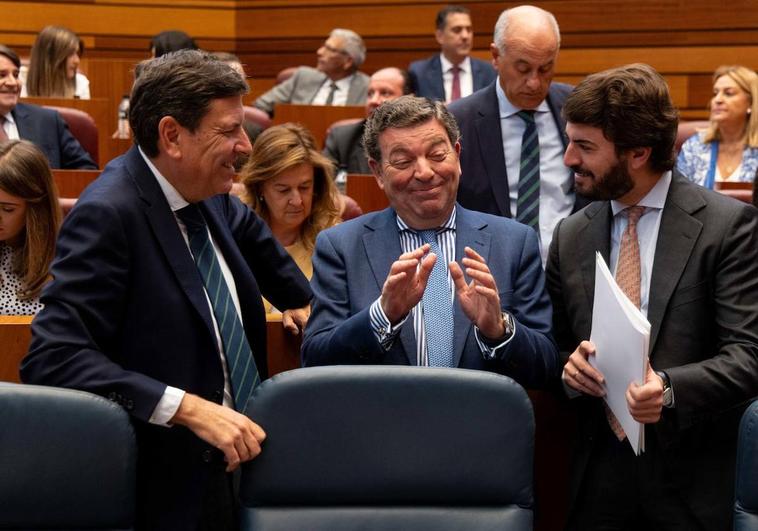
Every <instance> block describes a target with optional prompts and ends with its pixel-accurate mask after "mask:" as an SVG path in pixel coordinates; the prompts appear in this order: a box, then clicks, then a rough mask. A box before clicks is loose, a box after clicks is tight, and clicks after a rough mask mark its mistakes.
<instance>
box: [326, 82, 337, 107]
mask: <svg viewBox="0 0 758 531" xmlns="http://www.w3.org/2000/svg"><path fill="white" fill-rule="evenodd" d="M335 92H337V83H335V82H334V81H332V85H331V87H330V89H329V95H328V96H327V97H326V103H325V104H324V105H331V104H332V103H334V93H335Z"/></svg>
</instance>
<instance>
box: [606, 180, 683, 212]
mask: <svg viewBox="0 0 758 531" xmlns="http://www.w3.org/2000/svg"><path fill="white" fill-rule="evenodd" d="M671 176H672V173H671V171H667V172H666V173H664V174H663V175H661V178H660V179H658V182H657V183H655V186H653V187H652V188H651V189H650V191H649V192H648V193H647V195H645V197H643V198H642V199H640V200H639V202H638V203H637V205H639V206H643V207H645V208H646V209H650V208H656V209H659V210H660V209H662V208H663V205H664V204H665V203H666V196H667V195H668V193H669V186H671ZM629 206H630V205H625V204H624V203H621V202H619V201H616V200H615V199H613V200H611V210H612V212H613V215H614V217H615V216H616V214H618V213H619V212H621V211H622V210H624V209H626V208H628V207H629Z"/></svg>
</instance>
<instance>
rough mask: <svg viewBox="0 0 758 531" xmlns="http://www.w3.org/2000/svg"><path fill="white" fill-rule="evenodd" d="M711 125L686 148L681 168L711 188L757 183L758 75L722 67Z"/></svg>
mask: <svg viewBox="0 0 758 531" xmlns="http://www.w3.org/2000/svg"><path fill="white" fill-rule="evenodd" d="M710 120H711V124H710V126H709V127H708V128H707V129H706V130H705V131H702V132H699V133H696V134H695V135H693V136H691V137H690V138H689V139H687V141H686V142H685V143H684V145H683V146H682V150H681V151H680V152H679V158H678V159H677V169H678V170H679V171H680V172H682V173H683V174H684V175H685V176H686V177H687V178H688V179H690V180H691V181H694V182H696V183H698V184H700V185H703V186H706V187H708V188H713V184H714V182H718V181H741V182H753V180H754V179H755V174H756V171H758V75H756V73H755V72H754V71H753V70H751V69H749V68H747V67H744V66H721V67H719V68H718V69H717V70H716V73H715V74H714V75H713V98H711V117H710Z"/></svg>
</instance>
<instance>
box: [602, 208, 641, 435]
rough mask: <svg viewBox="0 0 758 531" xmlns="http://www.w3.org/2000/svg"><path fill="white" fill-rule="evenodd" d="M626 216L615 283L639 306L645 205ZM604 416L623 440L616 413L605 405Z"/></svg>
mask: <svg viewBox="0 0 758 531" xmlns="http://www.w3.org/2000/svg"><path fill="white" fill-rule="evenodd" d="M624 212H626V216H627V220H628V222H627V225H626V230H625V231H624V234H623V235H622V236H621V245H620V246H619V260H618V264H616V283H617V284H618V286H619V288H621V291H623V292H624V293H625V294H626V296H627V297H629V300H630V301H632V303H633V304H634V305H635V306H636V307H637V308H639V307H640V298H641V295H640V278H641V265H640V241H639V238H638V237H637V222H638V221H639V220H640V218H641V217H642V214H643V213H644V212H645V207H642V206H631V207H628V208H626V209H625V210H624ZM605 416H606V417H607V419H608V424H609V425H610V427H611V430H612V431H613V433H614V434H615V435H616V437H618V440H619V441H623V440H624V438H625V437H626V434H625V433H624V430H623V428H622V427H621V424H620V423H619V421H618V419H617V418H616V415H614V414H613V413H612V412H611V410H610V409H609V408H608V405H607V404H606V406H605Z"/></svg>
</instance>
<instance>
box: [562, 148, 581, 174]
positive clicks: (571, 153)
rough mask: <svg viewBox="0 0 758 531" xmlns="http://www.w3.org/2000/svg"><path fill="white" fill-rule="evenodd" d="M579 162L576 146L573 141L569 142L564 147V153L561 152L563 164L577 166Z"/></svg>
mask: <svg viewBox="0 0 758 531" xmlns="http://www.w3.org/2000/svg"><path fill="white" fill-rule="evenodd" d="M579 162H580V161H579V158H578V156H577V154H576V148H575V147H574V144H573V143H571V142H569V145H568V147H567V148H566V153H564V154H563V164H565V165H566V166H567V167H569V168H570V167H571V166H578V165H579Z"/></svg>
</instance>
